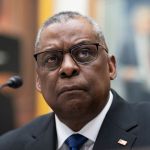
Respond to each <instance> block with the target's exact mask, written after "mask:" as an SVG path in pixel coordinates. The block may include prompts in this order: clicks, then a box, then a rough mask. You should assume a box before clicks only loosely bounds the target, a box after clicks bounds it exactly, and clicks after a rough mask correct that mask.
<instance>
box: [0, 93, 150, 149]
mask: <svg viewBox="0 0 150 150" xmlns="http://www.w3.org/2000/svg"><path fill="white" fill-rule="evenodd" d="M113 95H114V100H113V104H112V106H111V108H110V110H109V112H108V114H107V116H106V118H105V120H104V122H103V124H102V127H101V130H100V131H99V133H98V137H97V140H96V142H95V145H94V150H150V135H149V134H150V113H149V111H150V104H148V103H145V104H144V103H143V104H135V103H134V104H133V103H129V102H127V101H124V100H123V99H122V98H121V97H120V96H119V95H118V94H117V93H116V92H114V91H113ZM119 139H122V140H124V141H127V144H126V145H125V146H123V145H122V144H119V143H118V141H119ZM56 145H57V135H56V129H55V120H54V113H51V114H48V115H45V116H41V117H39V118H38V119H36V120H34V121H33V122H32V123H30V124H28V125H26V126H24V127H22V128H19V129H17V130H14V131H11V132H9V133H7V134H5V135H4V136H2V137H1V138H0V150H56Z"/></svg>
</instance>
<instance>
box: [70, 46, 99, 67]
mask: <svg viewBox="0 0 150 150" xmlns="http://www.w3.org/2000/svg"><path fill="white" fill-rule="evenodd" d="M71 53H72V56H73V58H74V59H75V60H76V61H77V62H79V63H83V64H84V63H89V62H91V61H93V60H94V59H96V57H97V48H96V45H81V46H79V47H76V48H75V49H73V50H72V52H71Z"/></svg>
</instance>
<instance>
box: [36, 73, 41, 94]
mask: <svg viewBox="0 0 150 150" xmlns="http://www.w3.org/2000/svg"><path fill="white" fill-rule="evenodd" d="M36 89H37V90H38V91H39V92H41V82H40V79H39V76H38V75H36Z"/></svg>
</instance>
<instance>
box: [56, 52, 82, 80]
mask: <svg viewBox="0 0 150 150" xmlns="http://www.w3.org/2000/svg"><path fill="white" fill-rule="evenodd" d="M79 72H80V69H79V66H78V65H77V64H76V62H75V61H74V60H73V59H72V57H71V56H70V54H68V53H67V54H65V55H64V58H63V62H62V64H61V68H60V70H59V75H60V77H61V78H71V77H74V76H77V75H79Z"/></svg>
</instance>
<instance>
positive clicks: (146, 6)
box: [0, 0, 150, 134]
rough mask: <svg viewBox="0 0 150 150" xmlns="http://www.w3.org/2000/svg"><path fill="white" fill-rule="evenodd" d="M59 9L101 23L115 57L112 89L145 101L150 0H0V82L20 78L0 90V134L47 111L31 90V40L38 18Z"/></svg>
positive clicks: (148, 95)
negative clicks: (14, 86)
mask: <svg viewBox="0 0 150 150" xmlns="http://www.w3.org/2000/svg"><path fill="white" fill-rule="evenodd" d="M63 10H75V11H79V12H80V13H82V14H85V15H89V16H91V17H92V18H94V19H95V20H96V21H97V22H98V24H99V25H100V26H101V28H102V30H103V31H104V35H105V37H106V42H107V44H108V47H109V51H110V53H111V54H114V55H115V56H116V57H117V67H118V76H117V79H116V80H115V81H113V82H112V86H113V88H115V89H116V90H117V91H118V93H119V94H121V95H123V97H124V98H126V99H127V100H129V101H150V79H149V74H150V0H0V84H2V83H4V82H6V81H7V80H8V78H9V77H11V76H12V75H16V74H17V75H20V76H21V77H22V78H23V81H24V84H23V86H22V87H21V88H19V89H17V90H15V89H10V88H4V89H2V90H0V134H3V133H4V132H6V131H8V130H11V129H14V128H17V127H20V126H22V125H24V124H26V123H28V122H29V121H31V120H32V119H33V118H35V117H36V116H39V115H42V114H44V113H47V112H49V111H51V109H50V108H49V107H48V106H47V104H46V103H45V102H44V100H43V98H42V96H41V95H40V94H39V93H37V92H36V90H35V68H34V59H33V50H34V41H35V36H36V33H37V30H38V28H39V27H40V26H41V24H42V23H43V21H44V20H45V19H47V18H48V17H49V16H51V15H53V14H54V13H57V12H59V11H63Z"/></svg>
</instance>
